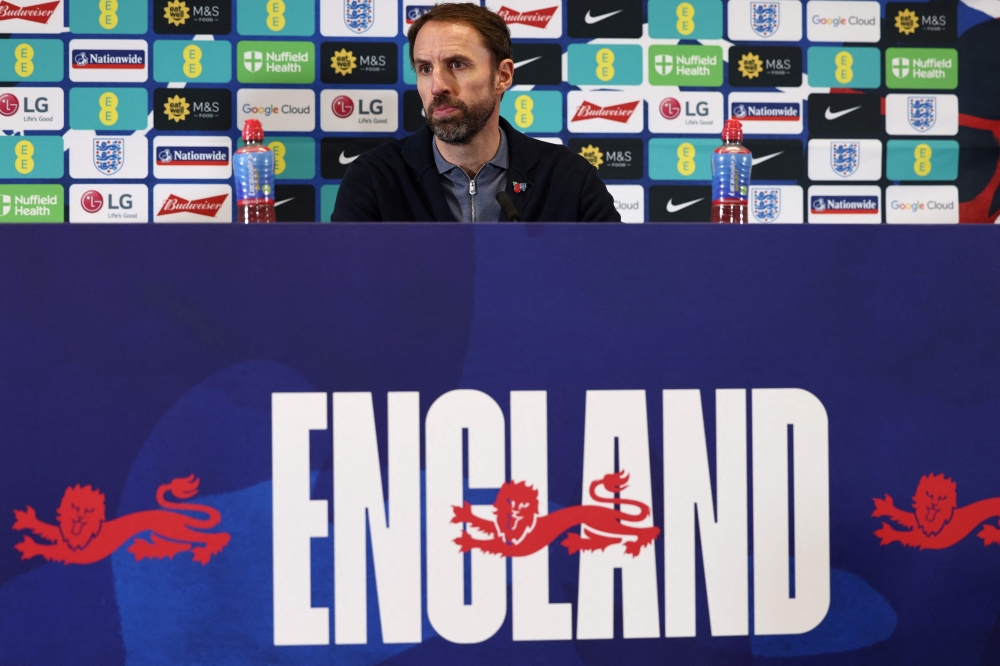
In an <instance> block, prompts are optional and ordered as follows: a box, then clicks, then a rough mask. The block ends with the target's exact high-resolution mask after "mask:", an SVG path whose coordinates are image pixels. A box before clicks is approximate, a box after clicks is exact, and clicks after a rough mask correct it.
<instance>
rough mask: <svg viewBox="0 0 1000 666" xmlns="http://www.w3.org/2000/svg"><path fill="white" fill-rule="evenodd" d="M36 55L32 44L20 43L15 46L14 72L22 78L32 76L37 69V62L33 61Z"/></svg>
mask: <svg viewBox="0 0 1000 666" xmlns="http://www.w3.org/2000/svg"><path fill="white" fill-rule="evenodd" d="M34 57H35V49H33V48H31V45H30V44H18V45H17V46H15V47H14V73H15V74H17V75H18V76H20V77H21V78H26V77H29V76H31V74H32V73H33V72H34V71H35V63H33V62H32V61H31V59H32V58H34Z"/></svg>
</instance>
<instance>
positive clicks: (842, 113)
mask: <svg viewBox="0 0 1000 666" xmlns="http://www.w3.org/2000/svg"><path fill="white" fill-rule="evenodd" d="M860 108H861V107H860V106H854V107H851V108H850V109H844V110H843V111H837V112H836V113H834V112H833V111H831V110H830V107H826V113H824V114H823V115H824V116H825V117H826V119H827V120H836V119H837V118H839V117H841V116H846V115H847V114H848V113H850V112H851V111H857V110H858V109H860Z"/></svg>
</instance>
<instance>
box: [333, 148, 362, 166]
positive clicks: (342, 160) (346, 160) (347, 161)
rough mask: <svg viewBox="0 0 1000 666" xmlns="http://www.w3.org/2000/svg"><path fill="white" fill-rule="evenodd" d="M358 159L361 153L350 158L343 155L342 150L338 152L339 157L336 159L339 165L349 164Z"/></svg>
mask: <svg viewBox="0 0 1000 666" xmlns="http://www.w3.org/2000/svg"><path fill="white" fill-rule="evenodd" d="M359 157H361V153H358V154H357V155H351V156H350V157H348V156H347V155H345V154H344V151H343V150H342V151H340V157H338V158H337V161H338V162H340V163H341V164H350V163H351V162H353V161H354V160H356V159H358V158H359Z"/></svg>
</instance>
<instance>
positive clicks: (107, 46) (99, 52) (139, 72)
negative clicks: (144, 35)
mask: <svg viewBox="0 0 1000 666" xmlns="http://www.w3.org/2000/svg"><path fill="white" fill-rule="evenodd" d="M68 55H69V58H68V64H67V67H68V68H69V80H70V81H77V82H84V83H86V82H91V83H93V82H98V81H109V82H114V83H142V82H144V81H146V80H147V79H148V78H149V45H148V44H147V43H146V40H144V39H72V40H70V42H69V54H68Z"/></svg>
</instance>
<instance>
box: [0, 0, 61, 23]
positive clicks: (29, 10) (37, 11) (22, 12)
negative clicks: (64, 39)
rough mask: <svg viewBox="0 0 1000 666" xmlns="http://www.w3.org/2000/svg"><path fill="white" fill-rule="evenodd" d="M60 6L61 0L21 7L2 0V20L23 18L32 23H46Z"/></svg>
mask: <svg viewBox="0 0 1000 666" xmlns="http://www.w3.org/2000/svg"><path fill="white" fill-rule="evenodd" d="M58 7H59V0H57V1H56V2H43V3H41V4H38V5H30V6H27V7H19V6H17V5H15V4H12V3H10V2H7V0H0V21H7V20H13V19H21V20H22V21H30V22H31V23H41V24H45V23H48V22H49V19H50V18H52V15H53V14H55V12H56V9H57V8H58Z"/></svg>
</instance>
